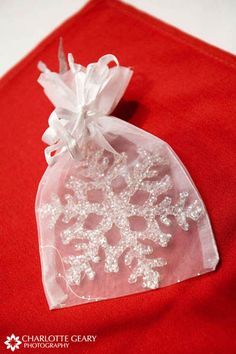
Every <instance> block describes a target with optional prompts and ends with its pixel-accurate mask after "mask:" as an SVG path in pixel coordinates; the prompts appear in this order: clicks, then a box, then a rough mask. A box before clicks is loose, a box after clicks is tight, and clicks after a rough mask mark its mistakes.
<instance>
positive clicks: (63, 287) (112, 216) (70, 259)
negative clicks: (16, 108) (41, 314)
mask: <svg viewBox="0 0 236 354" xmlns="http://www.w3.org/2000/svg"><path fill="white" fill-rule="evenodd" d="M59 54H60V55H59V61H60V72H59V74H57V73H54V72H51V71H50V70H49V69H48V68H47V67H46V66H45V64H43V63H40V64H39V68H40V69H41V71H42V74H41V75H40V77H39V83H40V84H41V85H42V86H43V87H44V91H45V93H46V95H47V96H48V98H49V99H50V100H51V102H52V103H53V104H54V106H55V110H54V111H53V112H52V114H51V115H50V117H49V128H48V129H47V130H46V131H45V133H44V135H43V140H44V141H45V142H46V143H47V144H48V145H49V146H48V147H47V148H46V149H45V156H46V160H47V162H48V165H49V166H48V168H47V170H46V172H45V174H44V176H43V178H42V180H41V182H40V185H39V189H38V194H37V200H36V216H37V224H38V231H39V242H40V256H41V264H42V274H43V284H44V288H45V293H46V296H47V300H48V303H49V307H50V309H54V308H60V307H65V306H72V305H76V304H82V303H86V302H91V301H98V300H103V299H108V298H114V297H118V296H123V295H128V294H132V293H137V292H142V291H145V290H148V289H156V288H159V287H163V286H167V285H170V284H174V283H177V282H179V281H182V280H184V279H187V278H190V277H193V276H196V275H200V274H203V273H206V272H209V271H212V270H214V269H215V267H216V265H217V263H218V253H217V249H216V245H215V241H214V236H213V233H212V229H211V225H210V221H209V218H208V215H207V212H206V209H205V207H204V204H203V202H202V200H201V198H200V196H199V194H198V191H197V189H196V187H195V186H194V184H193V182H192V180H191V178H190V176H189V175H188V173H187V172H186V170H185V168H184V166H183V165H182V163H181V162H180V160H179V159H178V158H177V156H176V155H175V153H174V152H173V150H172V149H171V148H170V147H169V145H168V144H166V143H165V142H163V141H162V140H160V139H158V138H156V137H154V136H153V135H150V134H148V133H146V132H145V131H143V130H141V129H138V128H136V127H135V126H133V125H131V124H129V123H127V122H124V121H122V120H120V119H118V118H115V117H111V116H109V114H110V113H111V112H112V111H113V110H114V108H115V106H116V105H117V104H118V102H119V100H120V99H121V97H122V95H123V93H124V91H125V89H126V87H127V85H128V83H129V81H130V78H131V76H132V71H131V70H130V69H129V68H125V67H121V66H119V63H118V60H117V59H116V57H114V56H113V55H110V54H109V55H105V56H103V57H102V58H100V59H99V60H98V62H97V63H93V64H89V65H88V66H87V67H86V68H85V67H83V66H81V65H78V64H75V63H74V59H73V57H72V55H71V54H69V55H68V63H69V68H68V67H67V63H66V61H65V57H64V53H63V51H62V48H60V52H59ZM111 62H113V63H114V64H115V66H112V67H111V66H110V63H111Z"/></svg>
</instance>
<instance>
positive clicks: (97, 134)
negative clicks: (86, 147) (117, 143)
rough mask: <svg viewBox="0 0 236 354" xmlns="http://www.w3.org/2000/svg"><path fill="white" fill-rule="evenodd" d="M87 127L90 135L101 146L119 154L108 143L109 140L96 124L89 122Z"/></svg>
mask: <svg viewBox="0 0 236 354" xmlns="http://www.w3.org/2000/svg"><path fill="white" fill-rule="evenodd" d="M87 127H88V130H89V132H90V134H91V136H92V137H93V138H94V140H95V141H96V143H97V144H98V145H99V146H100V147H101V148H103V149H104V150H107V151H109V152H111V153H112V154H115V155H119V152H117V151H116V150H115V149H114V148H113V147H112V145H111V144H110V143H109V141H108V140H107V139H106V138H105V137H104V135H103V133H102V132H101V130H100V127H99V125H98V124H96V123H95V122H91V123H90V124H88V126H87Z"/></svg>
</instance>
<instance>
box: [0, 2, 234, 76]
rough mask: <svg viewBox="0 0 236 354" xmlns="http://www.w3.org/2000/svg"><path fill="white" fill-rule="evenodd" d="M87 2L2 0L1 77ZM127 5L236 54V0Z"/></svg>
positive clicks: (0, 18) (0, 11) (132, 3)
mask: <svg viewBox="0 0 236 354" xmlns="http://www.w3.org/2000/svg"><path fill="white" fill-rule="evenodd" d="M110 1H112V0H110ZM86 2H87V1H86V0H0V43H1V53H0V75H3V74H4V73H5V72H6V71H7V70H9V69H10V68H11V67H12V66H13V65H14V64H16V63H17V62H18V61H19V60H20V59H21V58H22V57H24V56H25V55H26V54H27V53H28V52H29V51H30V50H31V49H33V48H34V47H35V46H36V45H37V44H38V43H39V42H40V41H41V40H42V39H43V38H44V37H45V36H47V35H48V34H49V33H50V32H51V31H52V30H53V29H54V28H56V27H57V26H59V25H60V24H61V23H62V22H63V21H64V20H66V19H67V18H68V17H70V16H71V15H73V14H74V13H75V12H77V11H78V10H79V9H80V8H81V7H82V6H84V4H85V3H86ZM125 2H127V3H129V4H131V5H133V6H136V7H138V8H139V9H141V10H143V11H145V12H148V13H150V14H152V15H153V16H156V17H158V18H160V19H162V20H164V21H165V22H168V23H170V24H172V25H174V26H176V27H178V28H180V29H182V30H184V31H185V32H188V33H190V34H192V35H194V36H196V37H198V38H201V39H203V40H205V41H206V42H208V43H211V44H214V45H216V46H218V47H220V48H222V49H225V50H226V51H229V52H231V53H234V54H236V0H125Z"/></svg>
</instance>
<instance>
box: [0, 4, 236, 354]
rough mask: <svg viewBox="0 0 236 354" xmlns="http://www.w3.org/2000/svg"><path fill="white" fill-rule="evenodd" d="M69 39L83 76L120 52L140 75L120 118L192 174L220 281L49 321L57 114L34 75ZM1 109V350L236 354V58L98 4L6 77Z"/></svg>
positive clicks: (214, 276) (80, 309)
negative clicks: (29, 345)
mask: <svg viewBox="0 0 236 354" xmlns="http://www.w3.org/2000/svg"><path fill="white" fill-rule="evenodd" d="M32 6H33V5H32ZM42 26H43V24H42ZM30 30H31V29H30ZM60 36H63V39H64V45H65V50H66V51H67V52H69V51H70V52H72V53H73V54H74V56H75V58H76V60H77V62H81V63H82V64H84V65H86V64H88V63H89V62H93V61H96V60H97V59H98V58H99V57H100V56H102V55H103V54H105V53H113V54H115V55H116V56H117V57H118V58H119V60H120V63H121V64H123V65H125V66H132V67H133V69H134V76H133V79H132V81H131V84H130V86H129V88H128V90H127V93H126V94H125V97H124V99H123V101H122V102H121V103H120V105H119V108H118V109H117V110H116V112H115V114H116V115H117V116H119V117H120V118H123V119H127V120H128V121H129V122H130V123H132V124H135V125H137V126H139V127H142V128H143V129H145V130H147V131H149V132H151V133H152V134H155V135H157V136H159V137H160V138H162V139H163V140H165V141H167V142H168V143H169V144H170V145H171V146H172V147H173V149H174V150H175V151H176V153H177V154H178V155H179V157H180V158H181V160H182V161H183V163H184V164H185V166H186V167H187V168H188V170H189V172H190V174H191V176H192V178H193V180H194V181H195V183H196V185H197V187H198V189H199V191H200V193H201V195H202V198H203V200H204V201H205V203H206V206H207V209H208V212H209V215H210V218H211V221H212V224H213V229H214V232H215V237H216V242H217V245H218V248H219V253H220V257H221V263H220V265H219V266H218V269H217V271H216V272H213V273H209V274H207V275H204V276H201V277H198V278H194V279H191V280H188V281H184V282H182V283H180V284H177V285H173V286H170V287H166V288H163V289H161V290H155V291H150V292H146V293H143V294H139V295H133V296H128V297H123V298H119V299H114V300H108V301H103V302H99V303H92V304H88V305H83V306H77V307H73V308H66V309H62V310H55V311H49V309H48V306H47V303H46V299H45V296H44V292H43V287H42V283H41V270H40V260H39V251H38V239H37V230H36V223H35V215H34V202H35V194H36V190H37V185H38V183H39V180H40V178H41V176H42V174H43V172H44V170H45V168H46V162H45V160H44V155H43V148H44V145H43V143H42V142H41V135H42V133H43V131H44V130H45V128H46V127H47V119H48V116H49V114H50V112H51V110H52V106H51V104H50V103H49V101H48V99H47V98H46V97H45V95H44V94H43V92H42V89H41V87H40V86H39V85H38V84H37V77H38V75H39V72H38V70H37V68H36V66H37V62H38V61H39V60H43V61H44V62H46V63H47V65H48V66H49V67H50V68H52V69H57V48H58V39H59V37H60ZM6 40H7V37H6ZM19 45H20V40H19ZM0 107H1V129H0V131H1V140H0V145H1V170H0V175H1V182H0V183H1V184H0V188H1V198H0V215H1V223H0V230H1V247H0V250H1V322H0V326H1V341H0V351H1V352H2V350H4V348H5V346H4V344H3V341H4V340H5V339H6V335H10V334H11V333H15V334H16V335H23V334H29V335H32V334H38V335H39V334H68V335H70V334H95V335H97V336H98V337H97V340H96V342H95V343H93V344H92V343H80V344H76V343H74V344H73V343H71V344H70V349H61V350H55V349H54V352H58V353H64V352H65V353H68V352H72V353H102V354H106V353H107V354H108V353H109V354H110V353H158V354H159V353H160V354H162V353H163V354H164V353H168V354H169V353H175V354H177V353H180V354H185V353H196V354H199V353H208V354H210V353H214V354H216V353H221V354H222V353H227V354H229V353H233V352H235V351H236V345H235V327H234V326H233V325H235V315H236V313H235V306H233V302H234V298H235V290H236V289H235V256H236V252H235V250H236V237H235V236H236V235H235V216H234V212H235V205H236V200H235V195H236V193H235V160H234V157H235V151H234V145H233V142H234V139H235V129H234V128H235V115H236V59H235V57H234V56H233V55H230V54H228V53H225V52H223V51H221V50H219V49H216V48H214V47H211V46H209V45H207V44H205V43H203V42H201V41H199V40H197V39H195V38H192V37H190V36H188V35H186V34H184V33H182V32H180V31H179V30H177V29H175V28H173V27H170V26H169V25H166V24H165V23H162V22H161V21H159V20H157V19H154V18H152V17H150V16H148V15H146V14H144V13H141V12H138V11H137V10H135V9H133V8H131V7H129V6H126V5H124V4H121V3H119V2H117V1H99V0H97V1H96V0H95V1H91V2H90V3H89V4H88V5H87V6H86V7H85V8H84V9H83V10H82V11H81V12H79V13H78V14H76V15H75V16H74V17H72V18H71V19H69V20H68V21H67V22H66V23H64V24H63V25H62V26H61V27H60V28H59V29H57V30H56V31H55V32H54V33H53V34H51V35H50V36H49V37H48V38H46V39H45V40H44V41H43V42H42V43H41V44H40V45H39V46H38V47H37V48H36V49H35V50H34V51H33V52H32V53H30V54H29V55H28V56H27V57H26V58H25V59H24V60H23V61H21V62H20V63H19V64H18V65H17V66H16V67H14V68H13V69H12V70H11V71H10V72H9V73H8V74H7V75H6V76H5V77H4V78H3V80H2V83H1V98H0ZM21 349H22V347H21ZM25 350H26V349H25ZM22 351H23V352H24V349H22ZM47 351H50V349H47ZM7 352H9V350H8V351H7ZM19 352H20V351H19ZM31 352H35V353H41V352H43V350H41V349H35V350H31Z"/></svg>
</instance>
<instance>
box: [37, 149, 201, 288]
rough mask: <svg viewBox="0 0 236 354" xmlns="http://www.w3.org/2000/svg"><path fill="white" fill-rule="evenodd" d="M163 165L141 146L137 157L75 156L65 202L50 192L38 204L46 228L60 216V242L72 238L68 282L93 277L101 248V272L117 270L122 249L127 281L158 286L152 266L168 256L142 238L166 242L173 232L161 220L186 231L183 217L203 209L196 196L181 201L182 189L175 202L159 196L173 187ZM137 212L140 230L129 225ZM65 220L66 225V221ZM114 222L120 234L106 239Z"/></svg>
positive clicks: (67, 261)
mask: <svg viewBox="0 0 236 354" xmlns="http://www.w3.org/2000/svg"><path fill="white" fill-rule="evenodd" d="M167 165H168V161H166V160H165V159H163V158H162V157H161V156H159V155H158V154H157V153H150V152H148V151H145V150H143V149H139V150H138V151H137V157H136V159H134V160H133V161H131V162H128V157H127V156H126V155H125V154H124V153H122V154H120V155H113V154H111V153H106V152H104V150H97V151H96V152H94V150H93V149H92V148H91V149H88V151H87V154H86V155H85V156H84V159H83V160H81V161H80V162H78V166H77V167H78V174H77V177H74V176H70V177H69V179H68V180H67V182H66V186H65V187H66V189H67V190H68V191H70V193H71V194H66V195H64V199H65V201H66V202H65V203H62V202H61V200H60V198H59V197H58V196H57V195H55V194H54V195H52V196H51V202H50V203H48V204H44V205H42V206H41V207H40V208H39V214H40V217H41V218H47V221H48V225H49V227H50V228H54V226H55V225H56V223H57V222H58V221H59V219H60V221H61V222H62V223H63V224H64V225H65V228H64V230H63V231H62V232H61V241H62V243H63V244H64V245H67V244H70V243H71V242H72V241H73V243H74V242H75V241H74V240H76V241H77V242H76V243H75V255H71V256H66V257H64V259H63V260H64V263H65V264H66V265H67V271H66V278H67V281H68V283H69V284H70V285H77V286H79V285H80V283H81V281H82V279H83V278H84V277H87V279H89V280H93V279H94V278H95V276H96V272H95V270H94V269H93V263H98V262H101V261H102V259H101V258H100V256H99V250H100V249H103V251H104V254H105V264H104V271H105V272H108V273H112V272H119V263H120V262H121V259H120V258H121V256H122V255H123V254H124V263H125V265H126V266H127V267H129V268H130V275H129V278H128V282H129V283H131V284H132V283H136V282H137V281H138V279H139V278H141V279H142V286H143V287H144V288H150V289H155V288H157V287H158V286H159V282H160V274H159V272H158V271H157V270H156V268H158V267H163V266H164V265H166V263H167V262H166V260H165V259H163V258H151V257H150V256H151V255H152V253H153V247H152V246H150V245H147V244H145V243H144V242H145V241H146V240H149V241H151V243H153V246H154V247H156V246H160V247H167V246H168V243H169V241H170V240H171V238H172V235H171V234H170V233H165V232H163V231H162V230H161V227H160V225H161V224H164V225H165V226H167V227H169V226H170V225H171V224H172V223H173V220H176V223H177V225H178V226H179V227H181V228H182V229H183V230H184V231H188V230H189V223H188V219H191V220H193V221H197V220H198V219H199V217H200V216H201V215H202V213H203V206H202V205H201V203H200V202H199V201H198V200H195V201H193V203H192V204H190V205H188V206H186V202H187V199H188V193H187V192H181V193H179V200H178V201H177V203H176V204H173V201H172V198H170V197H169V196H165V197H163V199H162V200H161V201H158V199H159V198H160V196H162V195H163V194H166V193H168V191H169V190H170V189H171V188H172V181H171V178H170V176H169V175H168V174H164V175H163V176H162V177H160V173H162V172H163V171H164V169H165V167H166V166H167ZM138 193H139V194H140V195H139V196H138ZM135 198H136V199H135ZM140 198H141V199H140ZM140 200H142V202H140ZM91 215H92V217H93V218H94V216H96V218H97V225H96V226H95V227H94V228H89V227H87V226H86V222H87V221H88V218H89V217H90V216H91ZM137 217H138V218H139V219H140V220H141V221H142V222H143V224H144V227H143V229H142V230H141V231H140V230H135V229H133V226H132V218H137ZM68 223H70V226H66V224H68ZM114 227H115V228H116V229H117V230H118V232H119V235H120V240H119V241H117V243H116V244H113V245H111V244H110V243H109V242H108V237H107V234H108V233H109V231H111V229H112V228H114ZM76 252H77V254H76Z"/></svg>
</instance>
